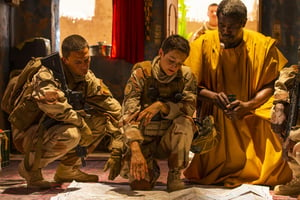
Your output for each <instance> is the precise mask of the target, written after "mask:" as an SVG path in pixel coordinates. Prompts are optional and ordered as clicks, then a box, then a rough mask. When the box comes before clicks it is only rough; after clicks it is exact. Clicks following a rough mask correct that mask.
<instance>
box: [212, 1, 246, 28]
mask: <svg viewBox="0 0 300 200" xmlns="http://www.w3.org/2000/svg"><path fill="white" fill-rule="evenodd" d="M220 15H223V16H227V17H232V18H234V19H239V20H240V21H241V24H245V23H246V21H247V7H246V6H245V4H244V3H243V2H242V1H241V0H223V1H221V2H220V4H219V6H218V9H217V17H220Z"/></svg>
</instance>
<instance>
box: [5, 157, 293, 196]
mask: <svg viewBox="0 0 300 200" xmlns="http://www.w3.org/2000/svg"><path fill="white" fill-rule="evenodd" d="M21 157H22V156H20V155H14V156H12V159H11V161H10V164H9V166H8V167H5V168H3V169H2V171H0V199H1V200H14V199H16V200H17V199H22V200H33V199H38V200H44V199H45V200H46V199H50V198H51V197H53V196H56V195H57V194H58V193H63V192H64V191H65V189H66V188H67V187H68V186H69V183H64V184H63V185H56V186H55V187H53V188H51V189H49V190H43V191H38V190H33V189H27V188H26V184H25V181H24V179H23V178H22V177H20V176H19V174H18V172H17V166H18V163H19V162H20V160H21ZM107 157H108V154H105V153H104V154H93V155H92V156H91V157H90V158H89V159H88V160H87V166H86V167H85V168H83V169H82V170H83V171H85V172H87V173H93V174H97V175H98V176H99V181H100V182H101V183H108V184H113V183H114V184H115V183H118V184H124V185H127V184H128V182H127V180H126V179H123V178H121V177H117V178H116V179H115V180H114V181H110V180H108V179H107V177H108V172H103V167H104V164H105V161H106V159H107ZM58 162H59V161H56V162H54V163H51V164H50V165H49V166H47V167H46V168H45V169H44V170H43V175H44V178H45V179H47V180H53V175H54V173H55V169H56V166H57V164H58ZM159 165H160V167H161V176H160V178H159V179H158V185H160V186H162V187H165V185H166V176H167V165H166V162H164V161H161V162H159ZM128 187H129V185H128ZM271 194H272V191H271ZM273 199H274V200H295V199H297V198H296V197H287V196H278V195H273Z"/></svg>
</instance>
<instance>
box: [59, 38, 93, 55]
mask: <svg viewBox="0 0 300 200" xmlns="http://www.w3.org/2000/svg"><path fill="white" fill-rule="evenodd" d="M86 47H87V48H89V44H88V42H87V41H86V39H84V38H83V37H82V36H80V35H77V34H74V35H70V36H68V37H66V38H65V39H64V40H63V42H62V45H61V51H62V56H63V57H65V58H68V57H69V56H70V53H71V52H72V51H80V50H82V49H84V48H86Z"/></svg>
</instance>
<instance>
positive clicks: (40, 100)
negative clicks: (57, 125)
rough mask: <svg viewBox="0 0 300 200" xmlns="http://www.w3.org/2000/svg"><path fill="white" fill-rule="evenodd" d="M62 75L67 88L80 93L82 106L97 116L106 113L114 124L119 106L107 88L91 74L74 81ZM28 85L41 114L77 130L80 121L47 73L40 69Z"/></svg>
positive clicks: (56, 83)
mask: <svg viewBox="0 0 300 200" xmlns="http://www.w3.org/2000/svg"><path fill="white" fill-rule="evenodd" d="M65 75H66V80H67V83H68V88H69V89H71V90H73V91H81V92H82V93H83V96H84V100H85V103H87V104H89V105H90V106H92V108H93V109H95V110H98V111H99V112H103V113H107V114H108V115H109V116H110V117H111V118H113V119H115V120H116V121H118V120H119V119H120V116H121V106H120V104H119V102H118V101H117V100H116V99H114V98H113V97H112V94H111V92H110V91H109V89H108V88H107V86H106V85H105V84H104V83H103V82H102V80H101V79H98V78H96V77H95V75H94V74H93V72H92V71H89V72H88V73H87V74H86V75H85V76H83V77H75V76H74V75H72V74H71V73H70V72H69V71H67V70H66V71H65ZM31 84H32V86H33V93H32V97H33V99H34V100H35V101H36V102H37V105H38V107H39V109H40V110H41V111H42V112H44V113H46V114H47V115H48V116H50V117H51V118H53V119H55V120H57V121H62V122H64V123H69V124H74V125H75V126H77V127H81V125H82V120H83V117H82V116H81V115H80V114H78V112H77V111H75V110H74V109H73V108H72V106H71V105H70V104H69V103H68V101H67V98H66V96H65V94H64V92H63V91H62V90H61V89H60V86H61V85H60V83H59V82H58V81H57V80H55V79H54V77H53V75H52V73H51V71H49V70H48V69H47V68H46V67H43V66H42V67H41V69H40V70H39V71H38V72H37V73H36V74H35V75H34V76H33V79H32V82H31ZM116 126H117V124H116Z"/></svg>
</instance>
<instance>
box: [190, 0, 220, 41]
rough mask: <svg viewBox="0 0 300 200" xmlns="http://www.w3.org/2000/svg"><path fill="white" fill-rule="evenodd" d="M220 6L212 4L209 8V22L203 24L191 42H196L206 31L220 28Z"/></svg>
mask: <svg viewBox="0 0 300 200" xmlns="http://www.w3.org/2000/svg"><path fill="white" fill-rule="evenodd" d="M217 9H218V4H216V3H212V4H210V5H209V6H208V8H207V16H208V21H205V22H203V23H202V26H201V27H200V28H199V29H197V30H196V31H195V33H194V34H193V35H192V37H191V39H190V41H191V42H192V41H194V40H196V39H197V38H198V37H199V36H200V35H202V34H204V33H205V31H206V30H215V29H217V28H218V18H217Z"/></svg>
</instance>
